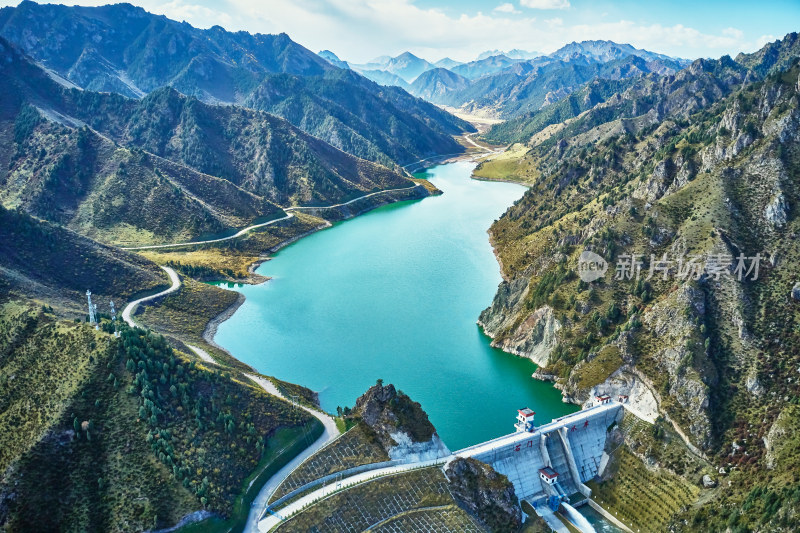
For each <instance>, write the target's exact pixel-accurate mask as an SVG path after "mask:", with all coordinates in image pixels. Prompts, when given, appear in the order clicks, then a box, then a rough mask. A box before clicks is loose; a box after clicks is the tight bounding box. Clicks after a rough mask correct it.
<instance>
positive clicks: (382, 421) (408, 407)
mask: <svg viewBox="0 0 800 533" xmlns="http://www.w3.org/2000/svg"><path fill="white" fill-rule="evenodd" d="M354 413H355V414H356V415H357V416H360V417H361V419H362V420H363V421H364V423H365V424H367V425H368V426H369V427H370V428H371V429H372V430H373V431H374V432H375V435H376V437H377V439H378V441H379V442H380V443H381V444H382V445H383V447H384V449H385V450H386V451H387V453H388V454H389V457H391V458H392V459H394V460H409V461H412V460H413V461H424V460H427V459H435V458H437V457H443V456H446V455H449V453H450V451H449V450H448V449H447V447H446V446H445V445H444V443H443V442H442V441H441V440H440V439H439V435H437V433H436V429H435V428H434V427H433V424H431V423H430V421H429V420H428V415H427V414H426V413H425V411H423V410H422V407H421V406H420V404H419V403H417V402H415V401H412V400H411V398H409V397H408V396H407V395H406V394H404V393H403V392H402V391H399V392H398V391H397V390H396V389H395V387H394V385H391V384H389V385H385V386H384V385H383V383H382V382H381V381H378V383H377V384H376V385H373V386H372V387H370V388H369V389H368V390H367V392H365V393H364V394H363V395H362V396H360V397H359V398H358V400H356V406H355V409H354Z"/></svg>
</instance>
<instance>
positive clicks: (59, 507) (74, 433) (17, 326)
mask: <svg viewBox="0 0 800 533" xmlns="http://www.w3.org/2000/svg"><path fill="white" fill-rule="evenodd" d="M2 316H3V318H2V320H1V321H0V329H2V342H0V353H2V357H1V358H0V382H2V384H3V391H4V394H3V397H2V402H3V404H4V405H3V410H2V416H0V424H1V425H2V426H3V431H2V434H3V437H2V439H3V445H2V454H1V455H0V470H1V471H4V472H5V473H4V476H3V478H2V480H1V481H0V524H2V525H3V526H4V527H5V528H6V529H7V530H8V531H30V530H32V529H36V530H42V529H45V530H50V531H55V530H82V531H123V530H143V529H148V528H151V527H159V526H164V525H171V524H174V523H175V522H177V521H178V519H180V518H181V517H182V516H184V515H186V514H188V513H190V512H193V511H197V510H203V509H205V510H208V511H211V512H215V513H219V514H221V515H229V514H230V513H231V511H232V506H233V501H234V499H235V497H236V496H237V495H238V494H239V492H240V491H241V490H242V483H243V481H244V479H245V478H246V477H247V476H248V475H249V474H250V472H252V471H253V470H255V468H256V466H257V465H258V463H259V461H260V459H261V458H262V454H263V452H264V450H265V447H266V445H267V442H268V439H270V438H271V437H272V436H273V435H274V434H275V432H276V431H278V430H279V428H295V427H296V428H301V427H302V426H303V425H307V424H309V423H310V422H311V420H310V417H309V416H308V415H307V414H305V413H304V412H302V411H297V410H293V409H292V407H291V406H290V405H289V404H288V403H286V402H283V401H282V400H278V399H276V398H274V397H271V396H269V395H267V394H265V393H264V392H262V391H261V390H260V389H258V388H257V387H256V386H255V385H253V384H251V383H249V382H248V381H247V380H245V379H244V378H243V377H241V376H240V375H239V374H238V373H236V372H231V371H221V370H219V369H209V368H207V367H204V366H203V365H198V364H197V363H196V362H195V361H193V360H190V359H188V358H187V357H186V356H184V355H183V354H180V353H177V352H175V351H174V350H173V349H172V348H171V347H170V346H169V345H168V344H167V343H166V342H165V341H164V339H163V337H160V336H158V335H155V334H151V333H147V332H145V331H143V330H139V329H127V328H123V330H122V336H121V337H120V338H119V339H116V338H114V337H113V336H112V335H109V334H108V333H106V332H105V330H108V327H104V328H103V330H104V331H95V330H94V329H93V328H91V327H89V326H88V325H85V324H82V323H74V322H63V321H58V320H57V319H55V318H54V317H53V316H52V315H50V314H49V313H47V312H44V311H43V310H41V309H40V308H36V307H33V306H30V305H29V304H26V303H24V302H18V301H6V302H4V303H3V309H2ZM243 380H244V381H243Z"/></svg>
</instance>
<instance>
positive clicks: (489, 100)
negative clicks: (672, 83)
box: [410, 41, 684, 139]
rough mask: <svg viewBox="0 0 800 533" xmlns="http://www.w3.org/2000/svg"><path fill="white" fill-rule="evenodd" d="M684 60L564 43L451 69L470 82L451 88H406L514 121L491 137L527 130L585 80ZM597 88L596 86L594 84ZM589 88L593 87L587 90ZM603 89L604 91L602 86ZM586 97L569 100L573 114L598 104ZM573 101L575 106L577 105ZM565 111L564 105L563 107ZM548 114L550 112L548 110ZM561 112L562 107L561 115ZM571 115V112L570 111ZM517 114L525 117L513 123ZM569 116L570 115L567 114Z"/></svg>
mask: <svg viewBox="0 0 800 533" xmlns="http://www.w3.org/2000/svg"><path fill="white" fill-rule="evenodd" d="M683 65H684V63H683V62H681V61H678V60H673V59H671V58H668V57H667V56H664V55H662V54H656V53H653V52H648V51H646V50H638V49H636V48H634V47H632V46H630V45H617V44H616V43H612V42H610V41H597V42H595V41H587V42H585V43H581V44H577V43H573V44H572V45H567V46H566V47H564V48H562V49H561V50H559V51H557V52H555V53H553V54H551V55H550V56H540V57H536V58H533V59H527V60H522V59H510V58H508V57H506V56H492V57H489V58H486V59H484V60H481V61H477V62H472V63H467V64H465V65H460V66H458V67H455V68H453V72H455V73H458V74H461V75H463V76H464V77H466V78H468V79H469V80H470V82H469V83H468V84H467V85H464V84H460V86H459V87H458V88H456V89H453V90H446V91H445V90H439V91H425V92H424V95H423V92H417V91H419V90H420V89H421V87H418V86H414V85H412V87H411V89H410V91H411V92H412V93H414V94H416V95H418V96H422V97H424V98H426V99H430V101H432V102H434V103H437V104H440V105H447V106H451V107H456V108H463V109H464V110H465V111H468V112H475V111H480V112H484V113H489V114H493V115H496V116H499V117H502V118H506V119H509V121H510V122H512V124H508V125H505V124H500V125H498V126H496V128H497V129H496V130H494V131H493V132H492V133H490V137H487V138H492V139H497V138H499V137H500V136H501V135H499V134H498V133H497V132H498V131H500V130H501V129H504V130H525V129H526V128H524V127H522V126H520V125H519V124H522V123H526V122H529V121H530V120H531V119H533V116H532V115H534V114H536V113H537V112H539V111H540V110H542V111H543V110H544V109H547V106H549V105H551V104H555V103H557V102H560V101H561V100H563V99H564V98H566V97H567V96H568V95H570V94H571V93H573V92H576V91H577V92H581V91H583V92H582V95H583V97H586V95H587V91H584V89H586V84H588V83H590V82H591V83H592V84H594V85H596V84H595V83H594V82H597V81H600V82H601V85H603V86H604V89H605V88H608V87H610V86H612V85H613V86H620V85H624V84H618V83H607V81H610V82H614V81H617V80H625V79H635V78H640V77H643V76H647V75H648V74H657V75H665V74H674V73H675V72H677V71H679V70H680V69H681V68H682V67H683ZM595 89H596V88H595ZM589 92H591V90H590V91H589ZM600 92H601V93H604V92H605V91H604V90H602V89H601V90H600ZM597 96H598V94H597V92H596V91H595V92H594V93H593V94H592V95H590V96H589V98H588V99H586V100H585V101H584V100H580V101H577V102H576V100H575V99H573V101H572V103H571V104H569V106H570V107H571V108H572V109H573V110H574V111H575V112H576V113H577V112H580V111H577V110H578V109H579V108H583V109H581V110H585V109H588V108H589V107H591V106H592V105H594V104H596V103H597V102H596V101H592V99H593V98H595V97H597ZM576 103H577V105H575V104H576ZM562 110H563V108H562ZM547 113H552V111H548V112H547ZM561 115H562V116H564V115H563V111H562V113H561ZM573 116H574V115H573ZM518 117H526V118H523V119H520V121H519V122H518V123H515V121H516V119H517V118H518ZM565 118H568V117H565Z"/></svg>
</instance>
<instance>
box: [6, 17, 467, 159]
mask: <svg viewBox="0 0 800 533" xmlns="http://www.w3.org/2000/svg"><path fill="white" fill-rule="evenodd" d="M0 36H2V37H4V38H6V39H7V40H8V41H9V42H11V43H12V44H14V45H15V46H16V47H18V48H20V49H21V50H22V51H23V52H25V53H26V54H28V55H29V56H31V57H32V58H33V59H34V60H35V61H36V62H38V63H39V64H41V65H42V66H43V67H44V68H46V69H47V70H48V71H50V72H54V73H56V74H58V75H60V76H61V77H63V78H64V79H66V80H68V81H69V82H71V83H73V84H75V85H76V86H78V87H81V88H83V89H87V90H92V91H100V92H115V93H119V94H122V95H124V96H128V97H132V98H142V97H143V96H145V95H146V94H148V93H150V92H152V91H154V90H156V89H158V88H160V87H164V86H170V87H173V88H175V89H177V90H178V91H180V92H181V93H183V94H186V95H190V96H196V97H197V98H199V99H200V100H202V101H204V102H207V103H214V104H216V103H224V104H231V103H234V104H242V105H247V106H248V107H253V108H255V109H259V110H263V111H268V112H270V113H273V114H275V115H278V116H281V117H283V118H286V119H287V120H289V121H290V122H291V123H293V124H294V125H295V126H297V127H299V128H300V129H302V130H304V131H306V132H308V133H311V134H312V135H314V136H316V137H319V138H320V139H322V140H324V141H326V142H328V143H330V144H331V145H333V146H335V147H337V148H340V149H342V150H344V151H346V152H349V153H351V154H353V155H356V156H358V157H362V158H365V159H369V160H372V161H376V162H379V163H382V164H385V165H393V164H405V163H408V162H411V161H415V160H418V159H421V158H424V157H429V156H431V155H435V154H436V153H451V152H455V151H458V150H459V145H458V144H457V143H456V142H455V141H453V139H452V135H454V134H458V133H462V132H464V131H472V127H471V126H470V125H469V124H467V123H465V122H463V121H461V120H460V119H457V118H455V117H453V116H451V115H449V114H447V113H444V112H442V111H441V110H439V109H438V108H436V107H435V106H432V105H430V104H428V103H426V102H423V101H421V100H418V99H416V98H413V97H412V96H410V95H408V94H407V93H405V92H404V91H402V90H394V89H391V88H386V87H382V86H379V85H377V84H375V83H372V82H370V81H369V80H367V79H365V78H364V77H362V76H358V75H354V74H353V73H352V72H351V71H349V70H342V68H339V67H340V66H342V65H341V64H340V65H339V66H335V65H333V64H331V62H330V60H331V57H330V55H329V56H328V57H327V58H323V57H320V56H319V55H317V54H314V53H313V52H311V51H309V50H307V49H306V48H304V47H302V46H300V45H299V44H297V43H295V42H294V41H292V40H291V39H290V38H289V37H288V36H287V35H286V34H279V35H261V34H256V35H252V34H249V33H246V32H235V33H234V32H228V31H226V30H224V29H223V28H221V27H219V26H214V27H212V28H209V29H207V30H201V29H197V28H194V27H192V26H190V25H189V24H186V23H179V22H176V21H173V20H170V19H168V18H166V17H163V16H157V15H153V14H150V13H147V12H146V11H144V10H143V9H141V8H138V7H133V6H131V5H130V4H116V5H108V6H103V7H97V8H88V7H66V6H60V5H49V4H48V5H39V4H36V3H33V2H27V1H26V2H22V3H21V4H20V5H19V6H17V7H6V8H2V9H0ZM333 57H335V56H333ZM407 59H410V58H407ZM395 63H396V64H397V68H398V69H401V68H402V67H401V65H400V63H401V61H399V60H398V61H396V62H395ZM411 63H413V61H410V62H408V65H407V68H413V67H412V66H411ZM390 125H392V127H390Z"/></svg>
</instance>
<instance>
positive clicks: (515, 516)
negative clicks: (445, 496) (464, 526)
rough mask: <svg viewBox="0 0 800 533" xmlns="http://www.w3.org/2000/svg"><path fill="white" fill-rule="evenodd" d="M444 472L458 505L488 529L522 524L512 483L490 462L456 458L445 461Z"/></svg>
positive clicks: (509, 529)
mask: <svg viewBox="0 0 800 533" xmlns="http://www.w3.org/2000/svg"><path fill="white" fill-rule="evenodd" d="M445 476H447V481H448V483H449V486H450V492H451V493H452V495H453V498H455V500H456V502H457V503H458V505H459V506H460V507H461V508H463V509H464V510H466V511H467V512H468V513H470V514H471V515H473V516H475V517H476V518H478V519H479V520H480V521H481V522H483V523H484V524H485V525H486V526H487V527H488V528H489V530H490V531H517V530H518V529H519V528H520V526H521V525H522V511H521V510H520V507H519V503H518V502H517V495H516V493H515V492H514V485H513V484H512V483H511V482H510V481H509V480H508V478H507V477H506V476H504V475H502V474H498V473H497V472H495V470H494V469H493V468H492V467H491V466H489V465H487V464H486V463H482V462H480V461H478V460H476V459H472V458H469V459H462V458H458V459H454V460H453V461H451V462H450V463H448V464H447V467H446V469H445Z"/></svg>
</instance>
